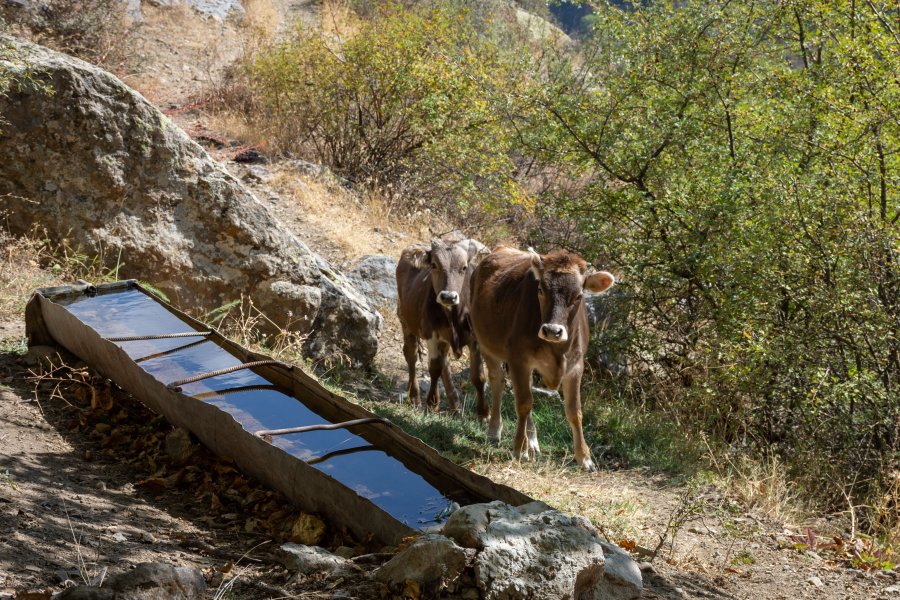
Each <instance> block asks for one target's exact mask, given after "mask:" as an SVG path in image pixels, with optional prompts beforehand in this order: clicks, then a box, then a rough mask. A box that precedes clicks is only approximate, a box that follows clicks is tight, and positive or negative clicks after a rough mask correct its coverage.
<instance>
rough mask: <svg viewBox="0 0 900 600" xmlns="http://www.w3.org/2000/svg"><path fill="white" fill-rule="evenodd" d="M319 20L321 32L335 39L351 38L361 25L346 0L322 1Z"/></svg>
mask: <svg viewBox="0 0 900 600" xmlns="http://www.w3.org/2000/svg"><path fill="white" fill-rule="evenodd" d="M320 18H321V24H320V27H321V29H322V31H324V32H325V33H326V34H327V35H332V36H334V37H335V38H337V39H346V38H348V37H352V36H353V34H355V33H356V32H357V31H359V28H360V26H361V23H362V22H361V20H360V18H359V17H358V16H357V15H356V13H355V12H354V11H353V9H352V8H351V7H350V3H349V2H346V0H324V1H323V2H322V12H321V17H320Z"/></svg>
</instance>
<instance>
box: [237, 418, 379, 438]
mask: <svg viewBox="0 0 900 600" xmlns="http://www.w3.org/2000/svg"><path fill="white" fill-rule="evenodd" d="M369 423H381V424H382V425H387V426H388V427H391V426H393V423H391V422H390V421H388V420H387V419H382V418H381V417H367V418H365V419H354V420H352V421H344V422H343V423H322V424H320V425H304V426H303V427H288V428H287V429H268V430H263V431H254V432H253V435H256V436H259V437H272V436H273V435H287V434H289V433H306V432H308V431H328V430H331V429H344V428H347V427H353V426H354V425H367V424H369Z"/></svg>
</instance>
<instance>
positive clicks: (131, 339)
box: [105, 331, 212, 342]
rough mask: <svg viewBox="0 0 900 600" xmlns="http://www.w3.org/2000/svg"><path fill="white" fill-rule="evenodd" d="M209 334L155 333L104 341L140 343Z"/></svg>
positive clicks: (207, 332) (195, 332)
mask: <svg viewBox="0 0 900 600" xmlns="http://www.w3.org/2000/svg"><path fill="white" fill-rule="evenodd" d="M210 334H212V331H190V332H187V333H157V334H154V335H129V336H124V337H108V338H105V339H106V341H107V342H140V341H142V340H168V339H171V338H184V337H196V336H207V335H210Z"/></svg>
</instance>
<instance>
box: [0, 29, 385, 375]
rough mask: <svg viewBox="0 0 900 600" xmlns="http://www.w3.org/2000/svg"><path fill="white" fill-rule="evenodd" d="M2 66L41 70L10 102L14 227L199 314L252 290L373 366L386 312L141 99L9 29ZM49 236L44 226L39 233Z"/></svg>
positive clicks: (317, 341) (276, 316) (8, 186)
mask: <svg viewBox="0 0 900 600" xmlns="http://www.w3.org/2000/svg"><path fill="white" fill-rule="evenodd" d="M0 48H2V50H0V72H6V73H9V72H14V73H19V74H25V73H28V74H39V76H32V75H29V77H32V79H35V80H39V81H40V82H41V83H42V84H43V85H44V86H45V87H44V88H41V87H37V86H30V85H26V86H20V87H15V88H14V89H12V90H10V92H9V93H8V94H7V95H6V96H5V97H2V98H0V114H2V115H3V117H4V119H5V123H4V125H3V130H2V135H0V150H3V151H5V152H6V153H7V155H8V156H15V157H16V159H15V160H7V161H2V164H0V197H2V198H3V200H2V208H3V210H4V212H5V213H7V216H6V217H5V220H4V223H5V224H6V225H7V226H8V228H9V229H10V230H11V231H12V232H13V233H14V234H22V233H25V232H27V231H30V230H31V229H32V228H33V227H34V226H35V225H37V226H39V227H41V229H42V231H46V235H47V236H48V237H49V239H51V240H52V241H54V242H57V243H60V242H62V241H63V240H67V242H68V243H69V244H71V245H73V246H75V247H79V248H80V249H81V251H83V252H87V253H89V254H97V255H102V257H103V259H104V260H105V261H106V264H107V265H108V266H112V265H111V263H112V262H115V261H117V260H118V259H119V258H121V263H122V264H121V266H120V268H119V276H120V277H123V278H124V277H132V278H136V279H142V280H146V281H148V282H150V283H151V284H153V285H154V286H155V287H157V288H158V289H160V290H161V291H163V292H164V293H165V294H166V295H167V296H168V297H169V298H170V299H171V300H172V302H173V303H175V304H176V305H179V306H181V307H184V308H190V309H193V310H195V311H196V312H200V313H202V311H208V310H211V309H215V308H218V307H220V306H222V305H224V304H226V303H228V302H230V301H232V300H236V299H240V298H241V297H242V295H246V296H248V297H250V298H251V299H252V300H253V302H254V305H255V306H256V308H258V309H259V310H260V311H262V312H263V313H264V314H266V316H267V317H268V318H270V319H272V321H274V322H275V323H276V324H277V325H278V326H279V327H286V328H290V329H292V330H293V331H296V332H298V333H300V334H303V335H306V336H308V337H306V341H305V345H304V351H305V352H306V354H307V355H309V356H310V357H312V358H314V359H321V358H327V357H335V356H345V357H347V358H349V359H350V361H351V362H353V363H355V364H370V363H371V361H372V359H373V357H374V355H375V352H376V350H377V335H378V331H379V330H380V328H381V324H382V320H381V316H380V315H379V314H378V313H377V312H376V311H375V310H374V309H373V308H372V306H371V305H370V303H369V302H368V301H367V300H366V298H365V297H364V296H363V295H361V294H360V293H359V292H357V291H356V290H354V289H353V287H352V285H351V284H350V283H349V281H348V280H347V279H346V278H345V277H343V276H342V275H340V274H339V273H337V272H336V271H335V270H334V269H333V268H332V267H331V266H330V265H329V264H328V263H327V262H326V261H325V260H324V259H322V258H321V257H319V256H317V255H316V254H314V253H313V252H311V251H310V249H309V248H308V247H307V246H306V245H305V244H304V243H303V242H302V241H300V240H299V239H297V238H296V237H295V236H294V235H293V234H292V233H291V232H290V231H289V230H288V229H287V228H286V227H284V226H283V225H282V224H281V223H280V222H278V221H277V220H276V219H275V217H274V216H273V215H272V214H271V213H270V212H269V210H268V209H267V208H266V207H265V206H264V205H263V204H262V203H261V202H260V201H259V200H258V199H257V198H256V197H255V196H253V194H251V193H250V192H249V191H248V189H247V188H246V187H245V186H244V185H243V184H242V183H241V182H240V181H239V180H238V179H237V178H235V177H234V176H232V175H230V174H229V173H228V172H226V171H225V170H224V169H223V168H222V167H221V166H220V165H219V164H217V163H216V162H215V161H214V160H212V159H211V158H210V157H209V155H208V154H207V153H206V151H205V150H203V149H202V148H201V147H200V146H199V145H198V144H197V143H196V142H194V141H192V140H191V139H190V138H189V137H188V136H187V135H186V134H185V133H184V132H183V131H182V130H180V129H179V128H178V127H176V126H175V125H173V124H172V122H171V121H169V119H168V118H166V117H165V116H164V115H162V113H160V112H159V111H158V110H157V109H156V108H155V107H154V106H153V105H151V104H150V103H149V102H147V101H146V100H145V99H144V98H143V97H142V96H141V95H140V94H138V93H136V92H134V91H133V90H131V89H129V88H128V87H127V86H125V85H124V84H123V83H122V82H121V81H119V80H118V79H116V78H115V77H113V76H112V75H110V74H109V73H107V72H105V71H103V70H102V69H100V68H98V67H95V66H93V65H90V64H88V63H86V62H83V61H80V60H78V59H76V58H72V57H70V56H66V55H64V54H59V53H56V52H53V51H51V50H48V49H46V48H43V47H41V46H37V45H34V44H30V43H27V42H24V41H22V40H18V39H16V38H14V37H11V36H2V37H0ZM42 235H43V234H42Z"/></svg>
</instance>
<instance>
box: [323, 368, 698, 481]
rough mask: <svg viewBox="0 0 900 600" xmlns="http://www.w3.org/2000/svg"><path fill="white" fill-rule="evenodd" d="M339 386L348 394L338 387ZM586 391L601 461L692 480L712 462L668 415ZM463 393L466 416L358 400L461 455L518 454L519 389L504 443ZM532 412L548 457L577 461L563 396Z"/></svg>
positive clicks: (587, 428) (507, 407)
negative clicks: (493, 441)
mask: <svg viewBox="0 0 900 600" xmlns="http://www.w3.org/2000/svg"><path fill="white" fill-rule="evenodd" d="M338 387H340V386H338ZM335 391H337V392H338V393H341V392H340V390H339V389H338V390H335ZM582 394H583V409H582V412H583V414H584V420H583V428H584V432H585V437H586V439H587V442H588V445H589V446H590V448H591V452H592V454H593V457H594V461H595V462H596V463H597V464H598V466H599V467H601V468H645V469H649V470H651V471H657V472H662V473H666V474H669V475H672V476H675V477H677V478H679V479H682V478H684V479H686V478H689V477H691V476H693V475H695V474H696V473H697V472H698V471H699V470H702V468H703V467H704V466H705V463H704V461H703V452H702V449H701V447H700V445H699V444H698V443H697V442H694V441H693V440H691V439H689V438H688V437H687V436H685V435H684V434H683V433H682V432H681V431H679V429H678V428H677V425H676V424H675V423H673V422H672V421H671V420H669V419H668V418H667V417H666V416H665V415H662V414H659V413H654V412H651V411H648V410H647V409H642V408H640V407H635V406H630V405H629V404H628V403H627V402H626V401H625V400H621V399H615V398H610V397H609V395H608V394H601V393H599V392H598V391H597V389H596V388H593V389H592V388H590V387H588V386H587V385H586V386H584V388H583V390H582ZM460 400H461V404H462V407H463V414H462V416H461V417H460V416H453V415H449V414H447V413H441V414H433V413H428V414H426V413H424V412H423V411H422V409H421V408H419V407H417V406H412V405H410V404H408V403H385V402H378V401H374V400H368V401H367V400H359V402H361V403H362V404H364V405H365V406H366V408H368V409H369V410H372V411H373V412H375V413H376V414H378V415H379V416H382V417H385V418H388V419H390V420H391V421H393V422H394V423H396V424H397V425H398V426H400V427H401V428H403V430H404V431H406V432H407V433H409V434H411V435H414V436H416V437H418V438H420V439H421V440H422V441H424V442H425V443H426V444H428V445H429V446H432V447H433V448H435V449H436V450H438V451H439V452H441V453H442V454H444V455H445V456H447V457H448V458H450V459H451V460H454V461H456V462H459V463H469V462H473V461H477V462H482V461H487V462H490V461H495V460H509V459H511V457H512V440H513V436H514V435H515V428H516V413H515V403H514V402H513V398H512V393H511V392H510V391H509V390H507V391H506V393H505V394H504V397H503V405H502V412H501V414H502V415H503V425H504V427H503V436H502V439H501V442H500V446H499V448H498V447H494V446H491V445H489V444H488V443H487V424H485V423H482V422H481V421H479V420H478V419H477V418H475V416H474V414H475V409H474V406H475V394H474V392H473V391H472V389H471V387H470V386H468V385H465V386H464V387H463V389H462V390H461V397H460ZM532 417H533V419H534V422H535V426H536V427H537V430H538V441H539V442H540V446H541V454H542V457H543V458H544V459H548V458H549V459H553V460H558V461H560V462H561V463H563V464H569V463H570V464H572V465H574V456H573V447H572V430H571V427H570V426H569V422H568V420H566V415H565V409H564V406H563V402H562V399H561V398H560V397H558V396H549V395H546V394H538V395H536V396H535V399H534V404H533V407H532Z"/></svg>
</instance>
